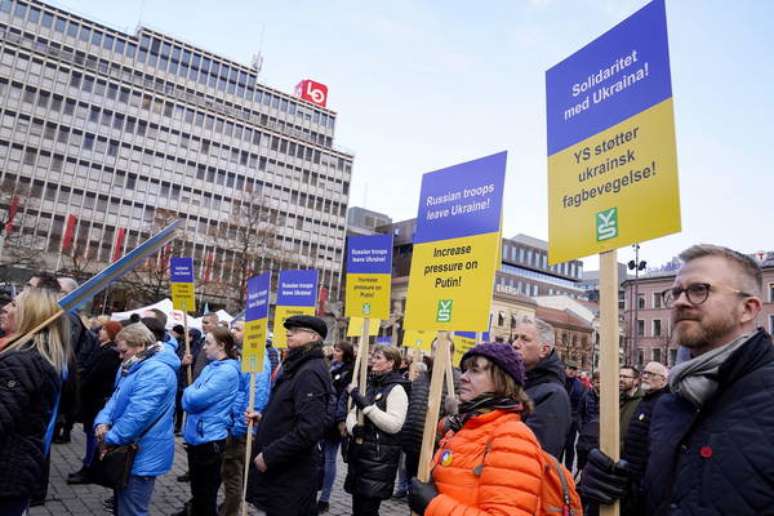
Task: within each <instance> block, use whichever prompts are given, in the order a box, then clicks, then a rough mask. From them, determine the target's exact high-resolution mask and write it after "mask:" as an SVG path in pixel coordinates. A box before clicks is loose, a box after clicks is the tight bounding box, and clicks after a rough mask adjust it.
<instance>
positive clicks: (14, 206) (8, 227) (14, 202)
mask: <svg viewBox="0 0 774 516" xmlns="http://www.w3.org/2000/svg"><path fill="white" fill-rule="evenodd" d="M17 211H19V197H18V196H16V195H14V196H13V199H11V205H10V206H9V207H8V221H7V222H6V223H5V234H6V235H10V234H11V232H12V231H13V219H14V218H15V217H16V212H17Z"/></svg>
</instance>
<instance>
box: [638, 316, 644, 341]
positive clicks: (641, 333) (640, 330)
mask: <svg viewBox="0 0 774 516" xmlns="http://www.w3.org/2000/svg"><path fill="white" fill-rule="evenodd" d="M637 336H639V337H644V336H645V321H644V320H642V319H637Z"/></svg>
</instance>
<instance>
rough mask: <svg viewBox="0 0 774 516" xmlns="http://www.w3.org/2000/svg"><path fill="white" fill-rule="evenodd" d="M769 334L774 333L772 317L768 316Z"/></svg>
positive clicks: (773, 319) (773, 318)
mask: <svg viewBox="0 0 774 516" xmlns="http://www.w3.org/2000/svg"><path fill="white" fill-rule="evenodd" d="M769 333H774V315H770V316H769Z"/></svg>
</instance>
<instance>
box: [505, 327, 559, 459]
mask: <svg viewBox="0 0 774 516" xmlns="http://www.w3.org/2000/svg"><path fill="white" fill-rule="evenodd" d="M513 338H514V340H513V347H514V348H515V349H516V351H518V352H519V353H521V356H522V358H523V360H524V367H526V369H527V382H526V390H527V395H529V397H530V399H531V400H532V402H533V403H534V404H535V408H534V410H533V411H532V413H531V414H530V415H529V416H527V419H526V420H525V421H524V422H525V423H526V424H527V426H528V427H530V429H531V430H532V431H533V432H534V433H535V437H537V439H538V441H540V445H541V446H542V447H543V449H544V450H545V451H547V452H548V453H550V454H551V455H553V456H554V457H557V458H558V457H560V456H561V454H562V448H564V443H565V441H566V440H567V433H568V432H569V431H570V422H571V418H572V414H571V409H570V397H569V396H568V395H567V391H566V390H565V388H564V364H562V361H561V360H560V359H559V355H557V354H556V351H555V350H554V329H553V328H552V327H551V325H550V324H548V323H547V322H545V321H541V320H540V319H532V318H530V317H523V318H522V319H521V320H520V321H519V322H518V324H517V325H516V328H515V329H514V335H513Z"/></svg>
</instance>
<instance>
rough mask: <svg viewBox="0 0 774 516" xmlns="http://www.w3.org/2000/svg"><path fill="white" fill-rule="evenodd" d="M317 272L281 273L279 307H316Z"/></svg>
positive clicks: (278, 296) (311, 270)
mask: <svg viewBox="0 0 774 516" xmlns="http://www.w3.org/2000/svg"><path fill="white" fill-rule="evenodd" d="M316 304H317V271H316V270H314V269H310V270H303V271H280V274H279V285H278V286H277V306H315V305H316Z"/></svg>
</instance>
